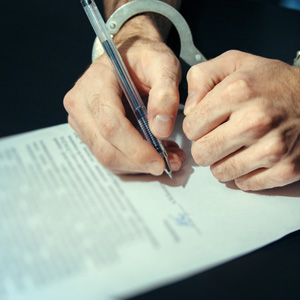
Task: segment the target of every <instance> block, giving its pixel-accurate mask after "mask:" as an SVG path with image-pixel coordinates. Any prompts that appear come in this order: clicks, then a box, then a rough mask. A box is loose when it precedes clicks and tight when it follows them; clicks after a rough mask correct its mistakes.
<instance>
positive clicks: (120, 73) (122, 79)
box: [81, 0, 167, 156]
mask: <svg viewBox="0 0 300 300" xmlns="http://www.w3.org/2000/svg"><path fill="white" fill-rule="evenodd" d="M81 3H82V5H83V8H84V10H85V12H86V14H87V17H88V18H89V20H90V22H91V25H92V27H93V29H94V31H95V33H96V35H97V37H98V38H99V41H100V43H101V45H102V47H103V49H104V51H105V53H106V55H107V56H108V58H109V61H110V63H111V66H112V68H113V69H114V71H115V74H116V76H117V77H118V80H119V83H120V86H121V88H122V90H123V92H124V94H125V96H126V98H127V100H128V103H129V104H130V107H131V109H132V111H133V113H134V114H135V117H136V119H137V121H138V123H139V125H140V128H141V130H142V133H143V135H144V137H145V139H146V140H147V141H148V142H149V143H150V144H152V145H153V147H154V148H155V149H156V151H157V152H158V153H160V154H164V155H166V156H167V151H166V150H165V148H164V146H163V144H162V142H161V141H160V140H159V139H157V138H156V137H155V136H154V135H153V134H152V132H151V131H150V128H149V124H148V117H147V116H148V112H147V109H146V107H145V105H144V102H143V100H142V98H141V96H140V94H139V93H138V91H137V89H136V87H135V85H134V83H133V81H132V79H131V77H130V75H129V72H128V70H127V68H126V66H125V64H124V62H123V60H122V58H121V55H120V54H119V51H118V50H117V47H116V45H115V44H114V42H113V40H112V38H111V36H110V34H109V31H108V29H107V27H106V24H105V22H104V20H103V18H102V16H101V14H100V12H99V10H98V8H97V6H96V4H95V3H94V1H93V0H82V1H81Z"/></svg>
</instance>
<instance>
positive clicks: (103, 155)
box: [69, 117, 147, 174]
mask: <svg viewBox="0 0 300 300" xmlns="http://www.w3.org/2000/svg"><path fill="white" fill-rule="evenodd" d="M69 122H70V125H71V127H72V128H73V129H74V130H75V131H76V132H77V134H78V136H79V138H80V139H81V140H82V141H83V142H84V143H85V144H86V145H87V146H88V147H89V149H90V150H91V152H92V153H93V155H94V156H95V157H96V159H97V160H98V161H99V162H100V163H101V164H102V165H103V166H104V167H106V168H108V169H109V170H110V171H112V172H114V173H115V174H130V173H132V174H136V173H145V172H146V171H147V170H144V169H142V168H141V167H140V166H138V165H136V164H135V163H134V162H133V161H131V160H129V159H128V158H127V157H126V156H125V155H124V154H123V153H122V152H121V151H120V150H119V149H117V148H115V147H114V146H112V145H111V144H110V143H108V142H107V141H106V140H105V139H104V138H103V137H102V136H101V134H100V133H99V131H97V130H96V128H97V127H96V124H95V122H94V120H92V119H91V120H90V121H88V122H87V123H85V124H84V123H81V125H80V126H78V125H77V124H76V123H75V122H74V120H73V119H72V118H71V117H70V118H69Z"/></svg>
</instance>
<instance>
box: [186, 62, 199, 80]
mask: <svg viewBox="0 0 300 300" xmlns="http://www.w3.org/2000/svg"><path fill="white" fill-rule="evenodd" d="M201 74H202V71H201V66H200V65H195V66H192V67H191V68H190V69H189V71H188V72H187V75H186V79H187V81H188V82H194V81H199V80H200V76H201Z"/></svg>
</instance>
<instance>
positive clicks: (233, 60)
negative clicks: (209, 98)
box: [184, 50, 250, 115]
mask: <svg viewBox="0 0 300 300" xmlns="http://www.w3.org/2000/svg"><path fill="white" fill-rule="evenodd" d="M249 56H250V54H248V53H244V52H240V51H236V50H230V51H227V52H225V53H223V54H221V55H219V56H217V57H216V58H214V59H212V60H209V61H206V62H203V63H200V64H198V65H195V66H193V67H192V68H191V69H190V70H189V72H188V74H187V82H188V98H187V100H186V103H185V107H184V114H185V115H188V114H189V113H190V112H191V111H192V110H193V108H194V107H195V106H196V105H197V104H198V103H199V102H200V101H201V100H202V99H203V98H204V97H205V96H206V94H207V93H208V92H210V91H211V90H212V89H213V88H214V87H215V86H216V85H217V84H218V83H220V82H221V81H222V80H223V79H225V78H226V77H227V76H229V75H230V74H232V73H234V72H235V71H237V70H238V69H239V68H240V66H241V65H242V64H243V62H244V61H245V59H247V58H248V57H249Z"/></svg>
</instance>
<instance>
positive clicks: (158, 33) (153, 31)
mask: <svg viewBox="0 0 300 300" xmlns="http://www.w3.org/2000/svg"><path fill="white" fill-rule="evenodd" d="M127 2H131V0H103V5H104V12H105V17H106V19H108V18H109V17H110V15H111V14H112V13H113V12H114V11H115V10H116V9H118V8H119V7H120V6H122V5H123V4H125V3H127ZM162 2H165V3H167V4H169V5H171V6H173V7H174V8H176V9H179V8H180V5H181V0H165V1H162ZM170 28H171V23H170V22H169V20H167V19H166V18H164V17H161V16H160V15H158V14H151V13H149V14H143V15H138V16H136V17H134V18H132V19H131V20H129V21H128V22H126V24H125V26H124V27H123V28H122V29H121V31H120V35H122V34H124V33H125V35H126V36H127V38H130V37H132V36H138V35H139V34H141V35H145V34H147V37H150V38H152V37H153V38H160V39H165V38H166V37H167V35H168V32H169V30H170ZM128 35H129V36H128Z"/></svg>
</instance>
